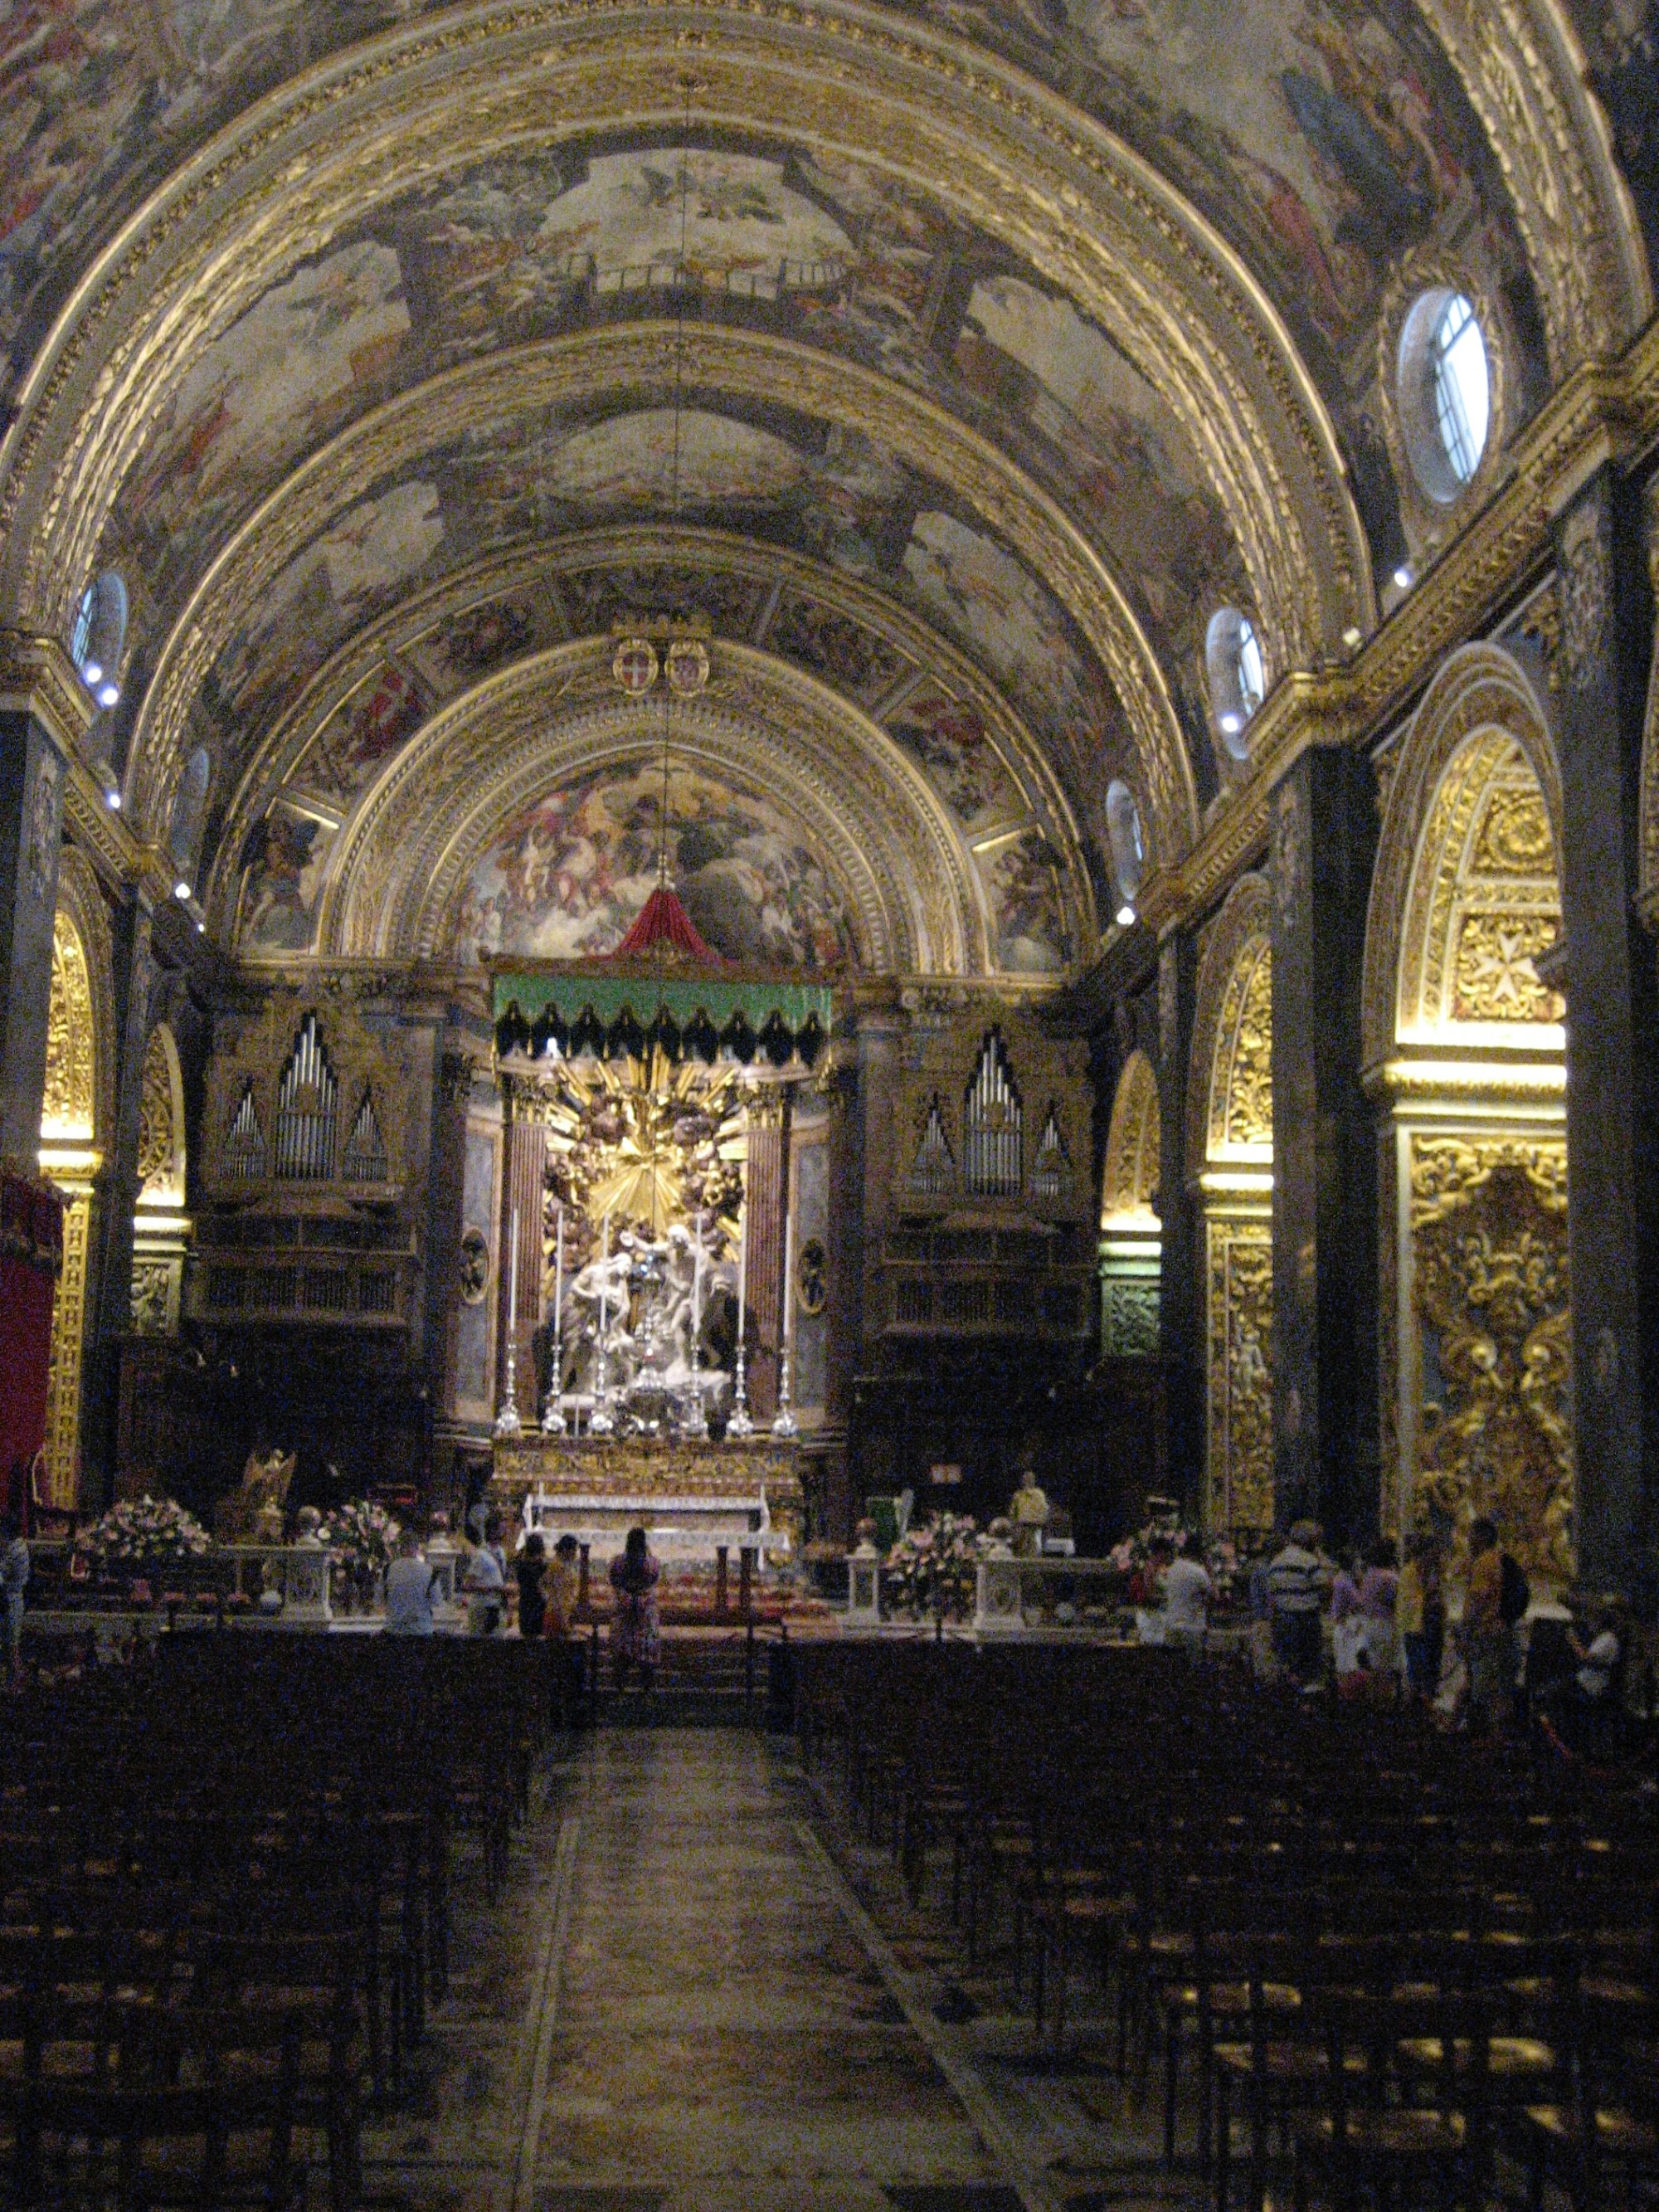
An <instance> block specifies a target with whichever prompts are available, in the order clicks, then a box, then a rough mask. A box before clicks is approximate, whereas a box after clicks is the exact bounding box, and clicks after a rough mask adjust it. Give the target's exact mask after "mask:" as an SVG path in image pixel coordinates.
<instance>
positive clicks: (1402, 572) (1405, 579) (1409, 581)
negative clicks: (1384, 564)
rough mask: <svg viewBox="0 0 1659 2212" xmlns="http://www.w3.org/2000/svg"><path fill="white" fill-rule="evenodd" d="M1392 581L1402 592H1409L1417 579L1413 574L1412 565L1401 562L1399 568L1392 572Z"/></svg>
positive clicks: (1407, 562)
mask: <svg viewBox="0 0 1659 2212" xmlns="http://www.w3.org/2000/svg"><path fill="white" fill-rule="evenodd" d="M1394 580H1395V583H1396V584H1397V585H1398V586H1400V588H1401V591H1402V592H1409V591H1410V589H1411V587H1412V586H1413V584H1414V583H1415V582H1416V581H1417V578H1416V576H1415V575H1414V574H1413V570H1412V565H1411V563H1410V562H1409V561H1402V562H1401V564H1400V566H1399V567H1398V568H1396V569H1395V572H1394Z"/></svg>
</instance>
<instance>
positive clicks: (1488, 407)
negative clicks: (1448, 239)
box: [1400, 284, 1492, 507]
mask: <svg viewBox="0 0 1659 2212" xmlns="http://www.w3.org/2000/svg"><path fill="white" fill-rule="evenodd" d="M1400 422H1401V428H1402V430H1403V431H1404V433H1405V438H1406V451H1407V455H1408V456H1409V458H1410V460H1411V465H1412V471H1413V474H1414V475H1415V477H1416V478H1417V481H1418V483H1419V484H1420V485H1421V486H1422V488H1423V489H1424V490H1425V492H1426V493H1427V494H1428V495H1429V497H1430V498H1431V500H1433V501H1436V503H1437V505H1439V506H1441V507H1449V505H1450V504H1451V502H1452V501H1453V500H1455V498H1456V497H1457V496H1458V495H1459V493H1460V492H1462V490H1463V489H1464V487H1465V486H1466V485H1467V484H1468V483H1470V482H1471V481H1472V480H1473V478H1474V473H1475V471H1476V470H1477V469H1478V468H1479V467H1480V460H1481V456H1482V455H1483V454H1484V453H1485V452H1486V438H1487V435H1488V433H1489V432H1490V430H1491V428H1492V362H1491V360H1490V358H1489V357H1488V356H1487V352H1486V338H1485V337H1484V336H1483V335H1482V332H1481V329H1480V321H1479V319H1478V318H1477V316H1476V314H1475V312H1474V307H1473V306H1472V305H1471V303H1470V302H1469V301H1468V299H1467V298H1466V297H1465V296H1464V295H1463V294H1462V292H1455V291H1453V290H1452V289H1451V288H1450V287H1449V285H1444V284H1439V285H1437V286H1436V287H1435V288H1434V289H1433V290H1432V291H1429V292H1425V293H1424V294H1423V295H1422V297H1421V298H1420V299H1419V301H1417V302H1416V304H1415V305H1414V306H1413V308H1412V311H1411V313H1410V314H1409V315H1407V318H1406V327H1405V328H1404V330H1403V331H1401V334H1400Z"/></svg>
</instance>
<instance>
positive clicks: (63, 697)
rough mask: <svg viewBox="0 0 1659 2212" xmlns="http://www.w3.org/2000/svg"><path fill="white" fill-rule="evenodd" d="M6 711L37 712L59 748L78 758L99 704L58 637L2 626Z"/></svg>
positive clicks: (1, 683) (1, 706)
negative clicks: (95, 704)
mask: <svg viewBox="0 0 1659 2212" xmlns="http://www.w3.org/2000/svg"><path fill="white" fill-rule="evenodd" d="M0 713H5V714H33V717H34V719H35V720H36V721H37V722H39V723H40V726H41V727H42V728H43V729H44V730H45V731H46V733H47V735H48V736H49V737H50V738H51V739H52V743H53V744H55V745H56V746H57V747H58V750H59V752H61V753H64V754H67V755H69V756H70V757H71V758H72V757H74V754H75V752H76V748H77V747H78V746H79V745H80V744H82V742H83V741H84V739H85V738H86V735H87V732H88V730H90V729H91V727H92V726H93V723H94V720H96V718H97V714H98V709H97V708H96V707H94V704H93V702H92V700H91V698H90V697H89V696H88V692H87V688H86V686H85V684H82V681H81V678H80V676H79V675H78V673H77V672H76V666H75V663H74V662H73V661H72V660H71V659H70V657H69V655H68V653H65V651H64V648H63V647H62V646H61V645H60V644H59V643H58V640H57V639H56V638H55V637H35V636H33V635H30V634H29V633H28V632H27V631H26V630H15V629H0Z"/></svg>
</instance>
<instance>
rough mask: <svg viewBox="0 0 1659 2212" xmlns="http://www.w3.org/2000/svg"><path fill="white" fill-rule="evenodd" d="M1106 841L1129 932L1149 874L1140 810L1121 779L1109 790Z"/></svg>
mask: <svg viewBox="0 0 1659 2212" xmlns="http://www.w3.org/2000/svg"><path fill="white" fill-rule="evenodd" d="M1106 838H1107V842H1108V843H1109V846H1110V848H1111V854H1112V883H1113V885H1114V888H1115V890H1116V892H1117V919H1118V921H1119V923H1120V924H1121V927H1123V928H1125V929H1127V927H1128V926H1129V924H1130V923H1131V922H1132V921H1133V920H1134V918H1135V901H1136V900H1137V899H1138V898H1139V896H1140V883H1141V878H1142V877H1143V876H1144V875H1145V874H1146V839H1145V838H1144V837H1143V836H1141V834H1140V809H1139V807H1138V806H1137V805H1135V796H1134V793H1133V792H1132V791H1131V790H1130V788H1129V787H1128V785H1127V783H1125V782H1124V781H1122V779H1121V777H1118V776H1114V777H1113V779H1112V781H1110V783H1109V784H1108V785H1107V787H1106Z"/></svg>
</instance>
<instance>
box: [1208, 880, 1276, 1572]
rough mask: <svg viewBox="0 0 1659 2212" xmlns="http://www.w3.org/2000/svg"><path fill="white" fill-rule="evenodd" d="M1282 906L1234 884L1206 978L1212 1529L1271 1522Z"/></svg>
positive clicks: (1253, 1529)
mask: <svg viewBox="0 0 1659 2212" xmlns="http://www.w3.org/2000/svg"><path fill="white" fill-rule="evenodd" d="M1272 921H1273V897H1272V893H1271V891H1270V890H1269V888H1268V884H1267V878H1265V877H1264V876H1260V875H1249V876H1244V877H1243V878H1240V880H1239V881H1238V882H1237V884H1235V885H1234V886H1233V889H1232V891H1231V894H1230V895H1229V896H1228V899H1227V902H1226V904H1225V906H1224V907H1223V908H1222V909H1221V912H1220V914H1219V915H1218V916H1217V918H1216V921H1215V922H1214V924H1213V925H1212V928H1211V932H1210V936H1209V939H1208V942H1207V943H1206V945H1205V948H1204V957H1203V960H1202V962H1201V963H1200V969H1199V977H1198V1006H1197V1017H1196V1019H1195V1021H1194V1030H1193V1059H1192V1066H1191V1068H1190V1070H1189V1073H1188V1086H1187V1089H1188V1158H1189V1159H1190V1160H1191V1161H1192V1162H1193V1163H1194V1182H1195V1183H1196V1185H1197V1188H1198V1190H1199V1193H1200V1234H1201V1235H1202V1237H1203V1248H1202V1251H1203V1269H1204V1308H1205V1363H1204V1364H1205V1406H1206V1418H1205V1486H1204V1516H1205V1522H1206V1527H1208V1528H1210V1529H1212V1531H1213V1532H1215V1533H1217V1534H1223V1533H1237V1534H1241V1535H1245V1536H1249V1535H1251V1534H1256V1533H1259V1532H1262V1531H1265V1530H1267V1529H1269V1528H1272V1526H1273V939H1272Z"/></svg>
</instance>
